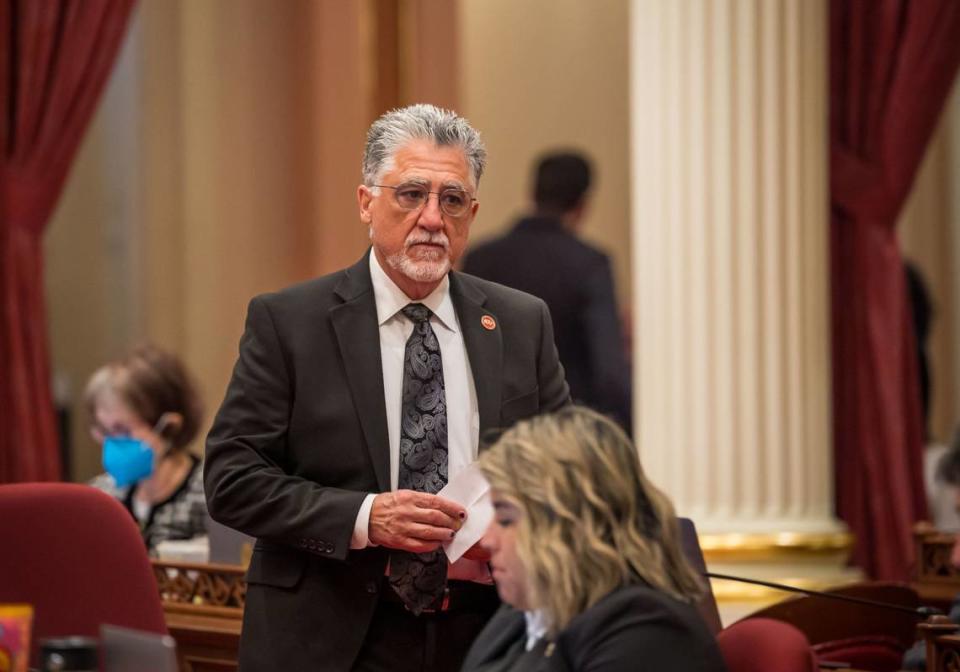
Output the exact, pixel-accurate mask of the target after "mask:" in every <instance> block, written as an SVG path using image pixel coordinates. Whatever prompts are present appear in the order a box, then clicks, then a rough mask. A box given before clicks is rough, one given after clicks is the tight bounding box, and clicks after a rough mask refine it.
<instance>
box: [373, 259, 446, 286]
mask: <svg viewBox="0 0 960 672" xmlns="http://www.w3.org/2000/svg"><path fill="white" fill-rule="evenodd" d="M387 263H388V264H390V267H391V268H392V269H393V270H395V271H398V272H400V273H402V274H403V275H405V276H407V277H408V278H410V279H411V280H413V281H414V282H439V281H440V280H442V279H443V276H445V275H446V274H447V273H449V272H450V258H449V257H447V256H444V257H443V258H442V259H437V260H436V261H415V260H413V259H411V258H410V257H408V256H407V255H406V253H404V252H398V253H397V254H393V255H390V256H389V257H387Z"/></svg>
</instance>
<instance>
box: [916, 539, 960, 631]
mask: <svg viewBox="0 0 960 672" xmlns="http://www.w3.org/2000/svg"><path fill="white" fill-rule="evenodd" d="M913 538H914V545H915V548H916V552H917V559H916V565H915V568H914V580H913V583H912V584H911V585H912V586H913V588H914V589H915V590H916V591H917V594H918V595H919V596H920V602H921V603H922V604H927V605H930V606H932V607H937V608H939V609H941V610H943V611H944V612H946V611H948V610H949V609H950V603H951V602H952V601H953V598H954V596H956V595H957V594H958V593H960V570H958V569H957V568H956V567H954V566H953V564H952V563H951V562H950V554H951V552H952V551H953V544H954V542H955V541H956V539H957V535H956V534H948V533H944V532H939V531H937V530H936V529H934V528H933V527H932V526H931V525H930V524H929V523H918V524H917V525H916V527H914V532H913Z"/></svg>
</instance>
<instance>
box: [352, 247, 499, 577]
mask: <svg viewBox="0 0 960 672" xmlns="http://www.w3.org/2000/svg"><path fill="white" fill-rule="evenodd" d="M370 278H371V280H372V281H373V294H374V300H375V301H376V305H377V323H378V324H379V325H380V361H381V364H382V366H383V398H384V402H385V408H386V410H387V433H388V436H389V437H390V489H391V490H396V489H397V481H398V479H399V475H400V466H399V465H400V412H401V406H402V402H403V357H404V352H405V351H406V346H407V339H408V338H409V337H410V334H411V333H413V322H411V321H410V320H409V319H408V318H407V317H406V316H405V315H404V314H403V313H402V312H400V311H401V310H402V309H403V308H404V307H405V306H406V305H407V304H410V303H422V304H423V305H425V306H426V307H427V308H429V309H430V311H431V312H432V313H433V315H432V316H431V317H430V326H431V327H433V331H434V333H435V334H436V336H437V341H438V342H439V344H440V354H441V357H442V359H443V384H444V394H445V397H446V404H447V474H448V477H449V478H453V477H454V476H455V475H456V474H457V473H458V472H459V471H460V470H461V469H463V468H464V467H466V466H467V465H469V464H470V463H471V462H473V461H474V460H476V458H477V446H478V445H479V443H480V413H479V410H478V407H477V393H476V388H475V386H474V382H473V372H472V371H471V369H470V362H469V359H468V358H467V349H466V346H465V345H464V342H463V334H462V332H461V331H460V322H459V320H458V319H457V313H456V311H455V310H454V308H453V301H452V300H451V298H450V279H449V277H444V278H443V280H442V281H441V282H440V284H439V285H438V286H437V288H436V289H434V290H433V292H431V293H430V294H429V296H427V297H425V298H423V299H421V300H419V301H413V300H412V299H410V297H408V296H407V295H406V294H404V293H403V290H401V289H400V288H399V287H397V285H396V284H395V283H394V282H393V280H391V279H390V278H389V277H388V276H387V274H386V273H385V272H384V270H383V269H382V268H381V267H380V262H379V261H378V260H377V255H376V254H375V253H374V252H373V251H371V252H370ZM375 497H376V494H374V493H371V494H369V495H367V496H366V498H365V499H364V500H363V504H362V505H361V506H360V511H359V512H358V513H357V520H356V523H355V524H354V529H353V536H352V538H351V540H350V548H352V549H360V548H366V547H367V546H371V545H372V544H371V543H370V539H369V536H368V528H369V525H370V510H371V508H372V507H373V500H374V498H375ZM447 577H448V578H451V579H464V580H472V581H482V582H484V583H489V582H491V581H492V579H491V577H490V572H489V570H488V569H487V566H486V563H482V562H477V561H474V560H469V559H466V558H461V559H460V560H458V561H457V562H456V563H454V564H453V565H451V566H450V568H449V571H448V572H447Z"/></svg>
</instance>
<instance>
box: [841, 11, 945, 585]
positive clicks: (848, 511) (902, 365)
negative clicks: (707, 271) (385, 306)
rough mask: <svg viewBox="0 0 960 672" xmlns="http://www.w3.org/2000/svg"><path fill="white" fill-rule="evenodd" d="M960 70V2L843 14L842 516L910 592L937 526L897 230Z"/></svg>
mask: <svg viewBox="0 0 960 672" xmlns="http://www.w3.org/2000/svg"><path fill="white" fill-rule="evenodd" d="M958 62H960V2H958V1H957V0H831V3H830V146H831V156H830V172H831V174H830V196H831V205H832V221H831V246H832V247H831V274H832V275H831V278H832V317H833V323H832V332H833V333H832V336H833V385H834V387H833V413H834V448H835V469H836V471H835V476H836V488H837V512H838V514H839V516H840V517H841V518H842V519H843V520H845V521H846V522H847V524H848V525H849V526H850V529H851V530H852V531H853V533H854V534H855V535H856V545H855V549H854V557H853V559H854V562H855V563H856V564H858V565H860V566H861V567H863V568H864V569H865V570H866V571H867V572H868V573H869V574H870V576H872V577H874V578H878V579H905V578H907V576H908V574H909V570H910V565H911V561H912V555H913V554H912V545H911V543H912V542H911V528H912V525H913V523H914V522H915V521H916V520H918V519H920V518H922V517H923V516H925V515H926V501H925V498H924V493H923V478H922V470H921V464H922V448H923V424H922V418H921V409H920V396H919V392H918V389H919V388H918V386H917V377H918V372H917V363H916V360H915V355H914V347H913V340H914V339H913V333H912V326H911V321H910V307H909V304H908V298H907V291H906V287H905V283H904V271H903V260H902V258H901V255H900V248H899V244H898V242H897V237H896V232H895V230H894V226H895V223H896V218H897V215H898V213H899V212H900V209H901V207H902V205H903V202H904V200H905V199H906V196H907V194H908V193H909V191H910V187H911V185H912V182H913V179H914V176H915V174H916V172H917V168H918V165H919V163H920V160H921V159H922V157H923V154H924V150H925V149H926V146H927V142H928V141H929V139H930V135H931V133H932V132H933V129H934V126H935V125H936V122H937V119H938V117H939V115H940V111H941V108H942V107H943V104H944V101H945V99H946V97H947V95H948V93H949V91H950V86H951V84H952V83H953V79H954V74H955V73H956V70H957V64H958Z"/></svg>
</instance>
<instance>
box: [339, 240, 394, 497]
mask: <svg viewBox="0 0 960 672" xmlns="http://www.w3.org/2000/svg"><path fill="white" fill-rule="evenodd" d="M369 256H370V252H369V250H368V251H367V254H365V255H364V256H363V259H361V260H360V261H359V262H358V263H356V264H354V265H353V266H351V267H350V268H348V269H347V271H346V273H345V275H344V278H343V280H342V281H341V282H340V284H339V285H338V286H337V288H336V290H334V291H335V292H336V293H337V295H338V296H340V298H342V299H343V301H344V303H342V304H340V305H339V306H334V307H333V308H331V309H330V320H331V321H332V323H333V329H334V331H335V332H336V334H337V344H338V346H339V348H340V356H341V358H342V359H343V366H344V369H345V370H346V374H347V384H348V385H349V386H350V393H351V395H353V403H354V406H355V407H356V409H357V414H358V415H359V416H360V426H361V427H362V428H363V435H364V438H365V439H366V444H367V450H368V451H369V452H370V460H371V462H372V463H373V468H374V471H375V472H376V475H377V484H378V485H379V486H380V491H381V492H387V491H389V490H390V438H389V435H388V432H387V411H386V407H385V405H384V400H383V364H382V363H381V359H380V328H379V325H378V324H377V304H376V300H375V299H374V295H373V284H372V283H371V280H370V266H369V264H370V261H369Z"/></svg>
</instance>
